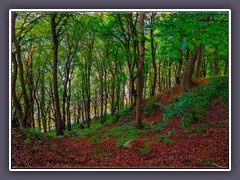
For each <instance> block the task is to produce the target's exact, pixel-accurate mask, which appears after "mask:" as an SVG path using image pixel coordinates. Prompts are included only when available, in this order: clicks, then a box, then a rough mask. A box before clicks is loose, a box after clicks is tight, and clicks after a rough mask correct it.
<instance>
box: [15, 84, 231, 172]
mask: <svg viewBox="0 0 240 180" xmlns="http://www.w3.org/2000/svg"><path fill="white" fill-rule="evenodd" d="M198 83H204V82H198ZM179 95H180V86H175V87H173V88H171V89H170V90H168V91H167V92H165V93H164V94H162V95H161V96H156V97H153V98H152V99H154V101H155V102H159V103H162V104H163V105H168V104H169V103H172V102H174V101H175V97H176V96H179ZM152 99H147V100H145V101H144V103H143V106H144V107H146V105H147V104H148V102H150V101H151V100H152ZM228 108H229V106H228V103H227V104H225V105H223V104H222V103H221V100H220V99H216V100H215V105H214V106H211V105H209V106H206V109H207V112H208V113H206V114H205V115H204V119H203V120H202V121H201V122H200V121H197V122H194V123H192V124H191V131H188V132H186V131H185V130H184V129H183V128H182V125H181V118H180V117H178V116H174V117H172V118H170V119H169V120H168V123H167V124H165V125H163V121H162V116H163V113H164V109H162V108H159V107H157V106H156V107H153V109H151V114H147V115H146V113H143V115H142V119H143V121H144V129H141V130H136V129H135V128H134V117H135V114H134V110H132V111H131V112H130V113H128V114H127V115H126V116H123V117H122V116H120V117H119V118H118V119H117V120H115V121H113V122H110V123H106V124H104V125H101V124H100V123H95V124H93V125H92V129H91V130H89V129H87V128H85V129H80V128H79V126H77V125H76V128H75V129H74V128H73V130H72V131H71V132H67V133H66V134H65V135H64V136H58V137H56V136H46V135H38V134H37V133H36V134H35V135H34V134H33V133H32V134H30V135H29V134H28V133H26V132H24V131H21V130H13V131H12V155H11V159H12V162H11V163H12V168H228V166H229V159H228V157H229V128H228V118H229V114H228V113H229V110H228ZM129 139H134V141H133V142H132V147H131V148H130V149H128V148H124V147H123V146H122V145H123V144H124V143H125V142H126V141H127V140H129Z"/></svg>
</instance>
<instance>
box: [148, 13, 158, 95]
mask: <svg viewBox="0 0 240 180" xmlns="http://www.w3.org/2000/svg"><path fill="white" fill-rule="evenodd" d="M155 16H156V12H152V14H151V23H154V22H155ZM153 35H154V34H153V29H151V30H150V37H151V38H152V39H151V55H152V68H153V81H152V87H151V96H154V95H155V89H156V80H157V66H156V45H154V38H153Z"/></svg>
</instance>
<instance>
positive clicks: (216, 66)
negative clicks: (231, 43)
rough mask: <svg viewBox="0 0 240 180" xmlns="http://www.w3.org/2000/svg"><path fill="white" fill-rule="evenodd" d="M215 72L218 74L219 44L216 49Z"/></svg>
mask: <svg viewBox="0 0 240 180" xmlns="http://www.w3.org/2000/svg"><path fill="white" fill-rule="evenodd" d="M213 74H214V75H218V46H216V49H215V59H214V68H213Z"/></svg>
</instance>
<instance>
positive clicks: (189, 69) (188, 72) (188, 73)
mask: <svg viewBox="0 0 240 180" xmlns="http://www.w3.org/2000/svg"><path fill="white" fill-rule="evenodd" d="M197 54H198V48H197V47H196V46H195V47H194V49H193V51H191V53H190V54H189V56H188V62H187V65H186V68H185V71H184V74H183V77H182V82H181V91H182V92H188V90H189V88H190V86H191V83H192V74H193V69H194V65H195V62H196V59H197Z"/></svg>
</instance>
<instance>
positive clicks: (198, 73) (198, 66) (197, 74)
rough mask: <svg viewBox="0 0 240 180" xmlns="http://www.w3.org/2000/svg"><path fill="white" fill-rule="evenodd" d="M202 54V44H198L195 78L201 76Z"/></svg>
mask: <svg viewBox="0 0 240 180" xmlns="http://www.w3.org/2000/svg"><path fill="white" fill-rule="evenodd" d="M202 55H203V44H200V46H199V51H198V55H197V69H196V78H200V77H201V64H202Z"/></svg>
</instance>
